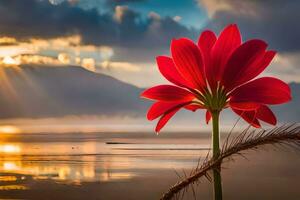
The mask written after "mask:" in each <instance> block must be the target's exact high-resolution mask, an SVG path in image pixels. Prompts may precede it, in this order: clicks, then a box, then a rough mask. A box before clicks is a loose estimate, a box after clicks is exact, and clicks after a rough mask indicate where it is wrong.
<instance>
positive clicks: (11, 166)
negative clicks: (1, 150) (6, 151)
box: [3, 162, 19, 171]
mask: <svg viewBox="0 0 300 200" xmlns="http://www.w3.org/2000/svg"><path fill="white" fill-rule="evenodd" d="M3 169H4V170H5V171H15V170H19V167H18V166H17V165H16V163H15V162H4V163H3Z"/></svg>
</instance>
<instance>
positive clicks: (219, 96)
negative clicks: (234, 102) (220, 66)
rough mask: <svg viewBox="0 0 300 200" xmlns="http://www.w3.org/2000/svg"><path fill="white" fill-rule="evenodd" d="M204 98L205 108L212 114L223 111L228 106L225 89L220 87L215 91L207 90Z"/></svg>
mask: <svg viewBox="0 0 300 200" xmlns="http://www.w3.org/2000/svg"><path fill="white" fill-rule="evenodd" d="M203 97H204V101H203V103H204V106H205V107H207V109H208V110H209V111H211V112H214V111H221V110H222V109H223V108H224V107H225V106H226V103H227V100H228V96H227V93H226V91H225V89H224V87H223V86H220V85H218V87H217V88H216V89H215V90H213V91H210V90H208V89H206V90H205V92H204V94H203Z"/></svg>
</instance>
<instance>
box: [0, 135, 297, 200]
mask: <svg viewBox="0 0 300 200" xmlns="http://www.w3.org/2000/svg"><path fill="white" fill-rule="evenodd" d="M209 147H210V142H209V135H208V134H203V135H200V134H193V133H189V134H187V135H185V136H184V135H183V134H180V133H170V134H169V135H167V136H166V135H165V136H156V135H155V134H153V133H74V134H72V133H68V134H15V135H9V134H7V135H3V137H2V141H1V142H0V197H1V198H7V199H8V198H9V199H11V198H13V199H54V198H55V199H84V198H85V197H86V196H87V195H88V197H89V198H88V199H119V198H121V197H122V198H123V199H141V198H143V199H157V198H158V197H159V196H160V195H161V194H162V193H163V192H164V191H166V190H167V189H168V187H169V186H171V185H172V184H174V183H175V182H176V181H178V180H179V177H178V175H177V174H179V176H182V177H183V176H185V175H186V174H188V173H189V171H190V170H191V169H193V168H195V167H196V166H197V163H198V162H199V159H200V162H201V160H203V159H204V158H205V156H206V155H207V153H208V151H209ZM286 153H287V152H285V154H286ZM263 154H266V155H267V157H268V158H269V159H270V155H272V156H274V159H272V160H271V161H272V162H273V163H274V164H275V166H276V164H277V165H278V167H277V168H276V167H275V168H274V167H273V168H272V167H271V168H270V169H269V171H268V173H269V175H268V173H265V174H264V175H265V177H262V176H261V173H262V171H261V167H262V166H263V167H268V166H270V163H268V162H265V163H264V162H263V161H262V159H263V157H261V156H259V157H258V158H256V157H255V158H252V159H254V160H253V161H252V162H249V161H247V162H246V161H245V160H239V161H240V162H239V165H238V166H235V165H234V164H232V166H231V167H232V169H229V170H224V172H225V173H224V180H226V179H228V181H227V182H228V186H231V185H233V183H232V182H234V180H232V177H234V176H235V174H233V173H232V171H233V169H235V168H238V169H243V168H244V169H245V167H246V168H247V167H249V166H251V165H253V163H256V164H257V163H258V164H257V166H253V170H252V172H251V170H250V171H248V173H249V174H245V171H244V173H243V171H242V173H241V174H240V175H239V172H237V173H236V176H237V177H236V178H235V179H236V180H235V181H236V186H237V187H238V186H241V185H243V184H244V189H242V190H245V191H247V190H246V189H245V188H249V193H251V190H253V189H252V186H253V183H250V181H251V180H252V181H253V179H257V180H258V181H260V184H261V185H262V187H261V188H263V185H264V184H267V182H269V181H272V180H273V179H274V178H275V181H276V180H277V182H278V181H279V182H281V183H284V182H285V183H289V184H294V180H296V177H297V176H298V177H300V176H299V174H300V173H299V172H298V173H296V172H294V173H292V174H293V176H288V178H286V175H284V174H285V173H287V174H291V172H290V171H291V170H294V168H295V169H297V171H299V170H298V169H299V166H300V165H299V163H300V157H298V156H299V155H298V154H297V153H295V152H294V153H292V154H290V153H289V154H288V155H291V158H289V159H293V160H294V163H295V165H296V166H298V168H297V167H293V166H294V165H288V164H285V161H284V160H282V159H287V158H286V156H285V155H281V154H282V153H280V154H279V156H276V154H275V153H274V152H273V151H272V152H271V153H268V152H264V153H263ZM277 154H278V153H277ZM280 155H281V156H280ZM249 156H250V158H251V157H253V153H252V154H250V155H249ZM275 156H276V157H275ZM297 158H298V160H297ZM280 159H281V160H280ZM295 159H296V160H295ZM247 163H248V164H247ZM297 164H298V165H297ZM241 166H243V168H241ZM257 168H259V170H257ZM285 170H286V171H285ZM240 171H241V170H240ZM251 173H252V174H254V175H256V177H254V176H253V175H250V174H251ZM262 174H263V173H262ZM248 175H249V176H251V177H248V180H247V179H243V178H242V179H241V177H245V178H246V177H247V176H248ZM268 177H269V178H271V179H270V180H269V179H267V178H268ZM272 178H273V179H272ZM278 178H279V179H278ZM266 180H267V182H266V183H264V181H266ZM253 182H255V181H253ZM277 182H275V183H274V181H273V183H272V184H273V185H274V191H273V193H276V192H277V193H278V194H285V193H287V192H288V193H289V194H290V198H289V199H293V198H294V199H298V197H300V195H299V194H300V193H298V194H297V190H295V191H294V190H293V187H294V186H292V185H291V186H290V188H289V190H288V191H287V190H286V189H284V186H282V187H281V188H282V192H279V191H278V190H275V189H276V187H277ZM258 185H259V184H258ZM279 185H280V184H278V187H279ZM298 186H299V185H298ZM225 188H226V187H225ZM242 190H241V191H242ZM269 190H273V189H272V188H271V189H270V186H268V185H266V194H270V191H269ZM228 191H230V187H229V189H228ZM198 193H199V196H202V197H203V198H211V187H210V183H209V182H208V181H207V180H205V179H204V180H203V181H202V182H201V187H200V189H199V190H198V191H197V194H198ZM244 193H245V192H244ZM246 193H247V192H246ZM261 193H263V190H262V191H261ZM273 193H272V194H273ZM232 194H233V192H229V193H228V195H227V196H230V195H232ZM278 194H277V195H274V197H276V196H277V197H278ZM258 196H259V195H258ZM261 196H262V197H263V198H262V199H264V198H269V197H270V196H264V194H263V195H261ZM233 197H236V195H235V196H234V195H233V196H231V198H233ZM247 197H249V199H251V198H257V196H256V197H255V196H254V197H251V195H250V196H249V195H247ZM250 197H251V198H250ZM271 197H272V196H271ZM271 197H270V198H271ZM296 197H297V198H296ZM185 198H187V199H189V198H190V196H189V194H187V195H186V196H185ZM236 199H239V197H237V198H236ZM272 199H274V198H272Z"/></svg>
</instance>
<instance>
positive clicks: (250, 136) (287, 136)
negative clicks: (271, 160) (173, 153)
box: [160, 123, 300, 200]
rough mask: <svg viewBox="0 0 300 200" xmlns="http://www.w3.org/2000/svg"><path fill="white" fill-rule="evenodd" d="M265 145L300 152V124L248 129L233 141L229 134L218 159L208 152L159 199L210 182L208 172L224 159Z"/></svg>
mask: <svg viewBox="0 0 300 200" xmlns="http://www.w3.org/2000/svg"><path fill="white" fill-rule="evenodd" d="M267 144H269V145H274V146H275V147H277V146H278V145H280V146H284V147H292V148H296V149H299V150H300V124H299V123H296V124H288V125H282V126H280V127H276V128H273V129H270V130H259V131H255V130H250V129H249V127H248V128H247V129H246V130H244V131H243V132H242V133H240V134H239V135H238V136H237V137H235V138H233V139H231V134H229V135H228V137H227V138H226V140H225V142H224V144H223V147H222V149H221V154H220V156H219V157H218V158H216V159H212V158H210V152H209V153H208V154H207V156H206V158H205V159H204V161H203V163H202V165H200V164H199V163H200V160H199V162H198V166H197V167H196V169H194V170H192V171H191V173H190V174H189V176H187V175H185V179H184V180H181V181H179V182H177V183H176V184H175V185H173V186H172V187H171V188H170V189H169V190H168V191H167V192H166V193H165V194H163V196H162V197H161V198H160V199H161V200H168V199H172V198H174V197H178V196H179V195H180V192H182V193H183V194H184V193H185V192H186V191H187V188H188V186H193V184H195V183H197V181H198V180H199V178H200V177H203V176H205V177H206V178H208V180H211V178H210V175H209V174H208V171H210V170H212V169H214V168H216V167H217V166H220V164H221V163H222V162H223V160H224V159H228V158H230V157H232V156H234V155H239V156H243V157H244V155H243V151H245V150H253V149H258V148H259V147H261V146H263V145H267ZM192 189H193V193H195V192H194V188H193V187H192ZM183 194H182V195H183ZM194 195H195V194H194Z"/></svg>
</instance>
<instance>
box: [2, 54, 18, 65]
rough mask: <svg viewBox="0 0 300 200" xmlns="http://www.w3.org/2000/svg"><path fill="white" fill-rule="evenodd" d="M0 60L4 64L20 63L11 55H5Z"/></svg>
mask: <svg viewBox="0 0 300 200" xmlns="http://www.w3.org/2000/svg"><path fill="white" fill-rule="evenodd" d="M2 62H3V64H5V65H20V62H19V61H17V60H16V59H14V58H12V57H11V56H5V57H4V58H3V60H2Z"/></svg>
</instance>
